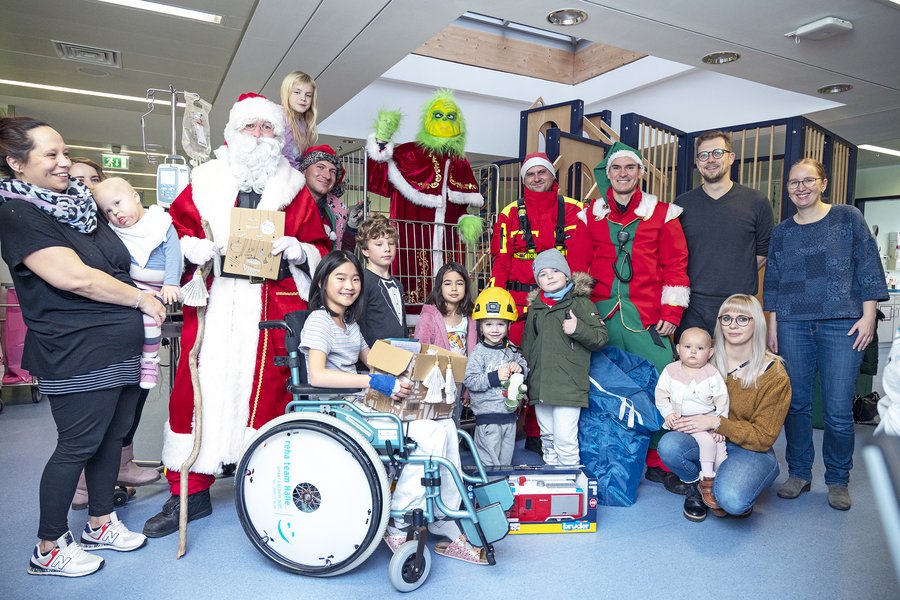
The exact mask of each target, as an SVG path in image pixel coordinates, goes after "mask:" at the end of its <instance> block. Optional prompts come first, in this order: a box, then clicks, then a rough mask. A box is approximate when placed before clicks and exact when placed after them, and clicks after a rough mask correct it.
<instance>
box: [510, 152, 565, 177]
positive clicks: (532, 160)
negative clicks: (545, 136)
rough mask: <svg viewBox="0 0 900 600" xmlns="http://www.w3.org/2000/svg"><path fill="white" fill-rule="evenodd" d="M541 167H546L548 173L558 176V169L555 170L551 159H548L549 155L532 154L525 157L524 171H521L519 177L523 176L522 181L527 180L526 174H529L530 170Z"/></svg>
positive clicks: (541, 153) (523, 162)
mask: <svg viewBox="0 0 900 600" xmlns="http://www.w3.org/2000/svg"><path fill="white" fill-rule="evenodd" d="M539 166H540V167H546V168H547V170H548V171H550V172H551V173H553V175H554V176H556V169H554V168H553V163H552V162H550V159H549V158H547V154H546V153H544V152H532V153H531V154H529V155H528V156H526V157H525V160H523V161H522V169H521V170H520V171H519V175H521V176H522V180H523V181H524V180H525V173H527V172H528V169H530V168H531V167H539Z"/></svg>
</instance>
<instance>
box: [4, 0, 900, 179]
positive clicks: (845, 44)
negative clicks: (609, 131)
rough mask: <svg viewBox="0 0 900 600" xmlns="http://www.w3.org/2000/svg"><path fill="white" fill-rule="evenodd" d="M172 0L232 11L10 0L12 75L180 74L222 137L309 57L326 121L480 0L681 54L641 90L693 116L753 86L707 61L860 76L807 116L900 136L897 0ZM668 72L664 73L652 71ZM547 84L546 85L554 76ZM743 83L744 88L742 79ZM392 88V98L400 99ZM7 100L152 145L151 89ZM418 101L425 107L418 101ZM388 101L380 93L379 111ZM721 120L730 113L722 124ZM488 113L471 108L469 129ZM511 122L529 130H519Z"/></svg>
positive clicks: (486, 6)
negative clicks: (241, 106) (821, 33)
mask: <svg viewBox="0 0 900 600" xmlns="http://www.w3.org/2000/svg"><path fill="white" fill-rule="evenodd" d="M165 1H168V2H169V3H170V4H176V5H179V6H184V7H189V8H194V9H198V10H204V11H208V12H214V13H216V14H221V15H223V17H224V18H223V21H222V24H221V25H210V24H203V23H196V22H192V21H187V20H184V19H180V18H172V17H166V16H161V15H154V14H151V13H146V12H142V11H137V10H134V9H127V8H122V7H117V6H111V5H106V4H101V3H99V2H97V0H0V10H2V14H3V17H4V18H3V19H2V20H0V79H8V80H17V81H28V82H35V83H45V84H53V85H58V86H64V87H71V88H86V89H93V90H102V91H104V92H111V93H117V94H125V95H130V96H138V97H143V96H144V95H145V91H146V89H147V88H151V87H154V88H168V86H169V85H170V84H173V85H174V86H175V87H176V88H177V89H180V90H181V89H187V90H190V91H193V92H198V93H199V94H200V95H201V96H202V97H203V98H205V99H207V100H208V101H210V102H213V103H214V109H213V114H212V119H211V121H212V123H213V129H214V131H213V133H214V134H215V135H216V138H215V139H221V138H220V137H219V134H220V131H221V124H222V123H223V122H224V121H225V119H226V117H227V111H228V109H229V108H230V106H231V104H232V103H233V101H234V100H235V99H236V98H237V96H238V95H239V94H240V93H241V92H244V91H262V92H263V93H265V94H267V95H268V96H269V97H270V98H277V96H278V91H277V90H278V85H279V83H280V81H281V78H282V77H283V76H284V75H285V74H286V73H287V72H289V71H291V70H293V69H296V68H300V69H302V70H305V71H307V72H309V73H310V74H311V75H313V76H314V77H315V78H316V80H317V82H318V85H319V90H320V94H319V110H320V118H319V122H320V123H322V122H323V121H324V120H325V119H326V118H327V117H328V116H330V115H332V113H336V112H337V111H338V110H339V109H340V108H341V107H343V106H344V105H347V104H348V103H350V101H351V100H352V99H353V98H354V97H356V96H357V95H358V94H360V92H361V91H363V90H365V89H366V88H367V87H368V86H370V85H371V84H373V82H376V81H378V80H379V79H380V78H381V77H382V75H383V74H385V72H387V71H389V70H390V69H391V68H392V67H394V66H395V65H397V64H398V63H401V61H403V60H404V58H406V57H407V56H408V55H409V53H410V52H411V51H413V50H415V49H416V48H418V47H419V46H420V45H421V44H422V43H423V42H425V41H426V40H428V39H429V38H431V37H432V36H433V35H434V34H436V33H438V32H439V31H440V30H442V29H443V28H444V27H445V26H447V25H448V24H450V23H451V22H453V21H454V20H456V19H457V18H458V17H459V16H460V15H462V14H463V13H465V12H466V11H472V12H478V13H482V14H489V15H490V16H493V17H499V18H503V19H507V20H510V21H514V22H517V23H522V24H525V25H530V26H533V27H538V28H542V29H553V30H554V31H564V32H565V33H567V34H570V35H572V36H575V37H578V38H583V39H587V40H591V41H596V42H602V43H605V44H609V45H612V46H617V47H620V48H624V49H627V50H631V51H636V52H641V53H645V54H649V55H651V56H654V57H658V58H660V59H667V61H673V62H674V63H680V65H682V66H683V67H685V70H686V71H687V72H688V73H689V74H688V76H687V77H688V78H683V79H681V80H680V81H677V82H676V85H674V86H672V87H671V88H665V87H660V86H665V85H667V84H668V82H670V81H672V80H673V78H674V79H677V76H676V75H673V73H674V72H673V71H672V70H669V69H664V68H663V69H659V70H657V71H656V72H654V73H650V74H649V77H650V79H649V80H648V79H647V77H648V74H647V73H644V74H643V77H644V79H643V80H641V83H640V84H639V85H638V86H637V87H636V88H635V89H633V90H631V93H632V94H636V93H640V92H641V90H649V89H653V91H654V93H662V94H665V93H666V90H669V89H671V90H672V91H671V93H676V90H678V89H679V88H682V89H683V88H692V94H693V96H692V98H699V99H701V101H691V104H690V105H689V106H690V108H689V109H688V110H687V111H685V113H686V114H685V115H683V116H684V117H685V122H690V123H692V124H693V123H697V122H703V119H704V117H707V118H709V119H713V117H712V116H711V115H712V113H713V109H715V111H717V112H718V111H724V112H725V114H728V109H729V107H731V106H732V105H733V102H732V101H731V100H728V99H727V98H728V93H727V92H729V91H732V90H731V88H735V89H737V87H738V86H734V85H730V84H729V83H728V81H729V80H728V79H723V78H721V77H714V76H708V73H707V72H717V73H724V74H726V75H730V76H734V77H738V78H741V79H745V80H748V81H751V82H757V83H761V84H765V85H766V86H771V87H774V88H778V89H780V90H786V91H789V92H796V93H797V94H803V95H807V96H813V97H815V96H817V95H816V93H815V90H816V89H817V88H818V87H821V86H823V85H826V84H831V83H850V84H852V85H853V86H854V89H853V90H852V91H851V92H848V93H845V94H841V95H839V96H835V97H831V98H828V99H829V100H834V101H836V102H840V103H842V104H843V105H842V106H837V107H834V108H829V109H827V110H816V111H815V112H811V113H808V114H807V116H809V117H810V118H811V119H813V120H814V121H816V122H818V123H820V124H822V125H823V126H825V127H826V128H828V129H830V130H832V131H834V132H835V133H837V134H838V135H841V136H843V137H844V138H846V139H848V140H849V141H851V142H853V143H856V144H860V143H871V144H876V145H881V146H888V147H892V148H895V149H900V68H898V67H897V64H898V59H900V36H898V35H897V31H900V10H898V9H897V8H895V7H894V6H895V5H890V4H889V3H888V2H887V0H884V2H882V1H881V0H792V1H789V2H788V1H784V0H755V1H753V2H747V1H744V0H719V2H716V3H710V2H697V1H696V0H667V1H665V2H660V1H659V0H627V1H626V0H606V1H602V2H596V1H584V0H566V1H565V2H560V1H557V0H553V1H551V0H493V1H492V2H490V3H486V2H478V1H476V0H443V1H425V0H258V1H256V2H254V1H252V0H165ZM564 6H565V7H577V8H580V9H582V10H584V11H586V12H587V13H588V15H589V18H588V20H587V21H586V22H584V23H582V24H580V25H578V26H575V27H571V28H566V29H560V28H554V27H552V26H550V25H549V24H548V23H547V22H546V20H545V15H546V14H547V12H549V11H550V10H552V9H555V8H562V7H564ZM826 16H835V17H840V18H843V19H847V20H849V21H852V22H853V26H854V28H853V31H851V32H849V33H847V34H844V35H841V36H838V37H835V38H833V39H829V40H823V41H810V40H804V41H802V42H801V43H800V44H795V43H794V41H793V40H791V39H789V38H785V37H784V34H785V33H787V32H789V31H792V30H794V29H796V28H797V27H798V26H800V25H802V24H804V23H808V22H811V21H814V20H816V19H819V18H822V17H826ZM51 40H60V41H66V42H74V43H78V44H84V45H88V46H97V47H101V48H107V49H113V50H118V51H120V52H121V56H122V63H123V66H122V68H120V69H115V68H105V69H104V70H105V71H106V72H108V76H105V77H93V76H88V75H86V74H84V71H82V72H79V70H78V69H79V67H82V68H83V67H87V68H88V69H96V67H92V66H90V65H84V64H80V63H76V62H69V61H63V60H60V59H59V58H58V57H57V56H56V53H55V51H54V49H53V46H52V43H51ZM717 50H734V51H737V52H739V53H740V54H741V56H742V58H741V60H740V61H738V62H737V63H733V64H730V65H725V66H721V67H715V68H713V67H708V66H706V65H703V64H702V63H701V62H700V57H701V56H702V55H703V54H706V53H708V52H712V51H717ZM435 62H437V61H435ZM664 62H665V61H660V63H645V64H663V63H664ZM407 71H409V70H408V69H407ZM88 72H91V71H88ZM392 72H394V73H396V72H397V71H396V70H395V71H392ZM437 72H438V73H439V72H440V71H437ZM657 75H658V77H657V80H659V81H656V80H654V79H653V77H654V76H657ZM435 77H437V78H438V79H439V78H440V75H435V73H434V72H432V73H431V74H430V76H429V77H427V78H426V77H425V76H424V75H423V76H421V77H419V76H417V75H416V74H415V73H414V72H413V73H412V75H411V76H410V79H411V81H409V82H407V83H409V84H412V85H416V84H419V83H422V84H423V85H426V84H427V85H429V86H431V81H432V80H433V79H435ZM420 79H421V81H420ZM426 80H427V81H426ZM599 81H600V82H603V83H602V84H601V83H598V82H595V83H594V87H593V88H592V87H590V86H586V87H581V88H579V89H578V92H579V93H583V94H585V95H588V94H591V95H594V94H595V95H596V96H595V97H584V96H582V98H583V99H584V100H585V102H586V103H587V104H590V103H592V102H596V101H598V100H599V99H601V98H606V97H607V96H609V94H608V93H605V91H604V89H603V85H605V82H607V81H609V82H611V81H613V79H610V78H608V79H605V80H599ZM532 85H533V87H534V88H535V89H541V86H542V82H540V81H536V82H534V83H533V84H532ZM488 87H489V86H486V87H485V88H484V89H481V90H478V91H477V92H478V93H480V94H481V97H482V98H483V99H484V100H485V101H486V102H490V101H492V100H494V99H495V98H494V96H493V95H492V94H493V93H494V92H492V91H491V90H490V89H488ZM547 87H548V89H549V87H550V85H549V84H547ZM609 89H610V90H612V89H613V88H611V87H610V88H609ZM755 89H762V88H754V87H752V86H751V87H750V88H748V89H747V91H746V95H748V96H750V98H748V102H749V103H751V104H752V103H753V101H754V99H755V96H754V94H755V93H756V92H754V90H755ZM469 91H470V92H471V93H472V97H473V98H474V97H476V96H478V93H476V91H475V90H469ZM615 92H616V93H615V94H614V96H616V97H620V98H622V97H627V93H628V92H629V90H621V89H616V90H615ZM678 93H681V92H678ZM740 93H741V94H744V93H745V92H744V91H743V88H741V92H740ZM622 94H626V96H623V95H622ZM498 95H502V94H498ZM760 97H763V96H760ZM722 98H725V99H726V100H725V101H722ZM819 98H821V97H819ZM389 100H390V99H389V98H388V99H385V102H386V103H388V104H390V102H389ZM0 104H10V105H14V106H15V110H16V113H17V114H19V115H24V114H31V115H35V116H39V117H42V118H44V119H46V120H48V121H49V122H50V123H52V124H53V125H54V126H55V127H56V128H57V129H58V130H60V131H61V132H62V133H63V135H64V137H65V138H66V140H67V141H68V142H69V143H82V144H85V145H98V144H110V143H111V144H119V145H124V146H126V147H131V148H134V149H139V147H140V143H141V130H140V114H141V113H143V112H145V110H146V104H145V103H142V102H126V101H121V100H105V99H99V98H94V97H90V96H78V95H74V94H70V93H61V92H52V91H43V90H35V89H28V88H23V87H17V86H12V85H8V84H2V83H0ZM723 104H724V107H723V106H722V105H723ZM734 105H735V106H737V104H734ZM811 105H815V103H812V104H811ZM405 108H407V109H408V110H409V111H410V112H412V111H415V110H416V109H417V106H416V107H405ZM376 109H377V106H376V107H371V110H370V112H372V113H374V111H375V110H376ZM741 110H743V109H741ZM639 112H641V113H642V114H645V115H646V116H649V117H651V118H657V117H655V116H654V114H652V113H653V106H652V105H651V106H641V107H640V110H639ZM735 112H737V113H739V114H734V116H733V118H731V119H730V120H729V121H727V123H741V122H747V121H749V120H750V119H747V118H744V116H743V113H741V111H739V110H738V109H737V108H736V109H735ZM688 113H689V114H688ZM168 115H169V112H168V109H167V107H165V106H163V107H157V109H156V110H155V111H154V114H153V115H152V116H151V117H150V118H149V119H148V131H147V133H148V138H149V140H148V141H150V142H151V143H155V144H159V145H161V146H162V147H163V149H164V150H168V146H169V144H170V139H169V138H170V133H169V117H168ZM335 116H338V115H335ZM783 116H790V115H783ZM687 117H690V119H687ZM179 118H180V115H179ZM367 118H370V117H368V116H367ZM673 118H674V119H677V118H678V117H677V116H674V117H670V120H669V121H665V122H669V123H670V124H672V125H674V126H676V127H678V126H679V125H678V123H675V122H672V120H671V119H673ZM716 118H720V117H716ZM660 120H663V119H660ZM217 123H218V124H219V125H218V126H216V125H215V124H217ZM722 124H726V123H718V122H717V123H715V125H722ZM328 125H329V127H330V128H332V129H334V130H335V132H337V131H339V130H340V129H341V128H340V127H339V126H338V125H333V120H332V121H329V123H328ZM477 126H478V124H477V123H472V122H471V119H470V127H477ZM326 133H328V132H327V131H326ZM509 135H510V136H516V135H517V131H510V133H509ZM886 160H888V159H878V158H876V157H875V156H874V155H872V154H871V153H867V152H862V151H861V152H860V165H861V166H866V165H875V164H884V163H885V161H886ZM889 160H892V161H898V159H889ZM136 162H143V161H136ZM133 170H136V168H133ZM150 181H152V180H148V183H149V182H150Z"/></svg>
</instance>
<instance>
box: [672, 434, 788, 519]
mask: <svg viewBox="0 0 900 600" xmlns="http://www.w3.org/2000/svg"><path fill="white" fill-rule="evenodd" d="M725 444H726V446H727V447H728V458H726V459H725V461H724V462H723V463H722V464H721V465H720V466H719V471H718V472H717V473H716V483H715V484H714V486H713V492H714V493H715V494H716V500H717V501H718V503H719V506H720V507H722V509H723V510H724V511H725V512H727V513H728V514H730V515H740V514H743V513H745V512H747V511H748V510H750V509H751V508H752V507H753V503H754V502H756V499H757V498H758V497H759V495H760V494H761V493H762V491H763V490H764V489H766V488H767V487H769V486H770V485H772V482H773V481H775V478H776V477H778V474H779V472H780V471H781V470H780V469H779V468H778V459H777V458H775V452H773V451H772V449H771V448H770V449H769V450H768V451H766V452H754V451H752V450H746V449H744V448H741V447H740V446H738V445H737V444H734V443H732V442H729V441H726V442H725ZM657 451H658V452H659V457H660V458H661V459H662V461H663V463H665V465H666V466H667V467H669V469H670V470H671V471H672V472H673V473H675V474H676V475H678V478H679V479H681V480H682V481H684V482H685V483H693V482H695V481H697V480H698V479H700V446H698V445H697V441H696V440H695V439H694V438H693V437H692V436H690V435H688V434H686V433H682V432H680V431H670V432H668V433H666V434H665V435H664V436H663V437H662V439H661V440H660V441H659V447H658V448H657Z"/></svg>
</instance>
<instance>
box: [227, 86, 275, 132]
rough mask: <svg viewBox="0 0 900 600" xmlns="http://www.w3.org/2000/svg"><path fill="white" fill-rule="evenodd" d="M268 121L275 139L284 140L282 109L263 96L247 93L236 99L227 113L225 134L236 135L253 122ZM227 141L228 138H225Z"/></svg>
mask: <svg viewBox="0 0 900 600" xmlns="http://www.w3.org/2000/svg"><path fill="white" fill-rule="evenodd" d="M260 120H262V121H268V122H269V123H271V124H272V127H273V128H274V129H275V137H277V138H278V139H279V140H282V141H283V140H284V109H283V108H281V107H280V106H278V105H277V104H275V103H274V102H272V101H270V100H268V99H267V98H266V97H265V96H261V95H259V94H254V93H253V92H247V93H246V94H241V95H240V96H239V97H238V100H237V102H235V103H234V106H232V107H231V112H230V113H228V124H227V125H225V132H226V133H229V132H231V133H237V132H239V131H240V130H241V127H243V126H244V125H246V124H247V123H253V122H254V121H260ZM225 139H228V136H227V135H226V136H225Z"/></svg>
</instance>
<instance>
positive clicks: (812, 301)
mask: <svg viewBox="0 0 900 600" xmlns="http://www.w3.org/2000/svg"><path fill="white" fill-rule="evenodd" d="M827 186H828V179H827V178H826V177H825V169H824V167H823V166H822V163H820V162H819V161H817V160H814V159H811V158H804V159H802V160H800V161H797V162H796V163H794V165H793V166H792V167H791V170H790V173H789V175H788V181H787V189H788V195H789V196H790V198H791V201H792V202H793V203H794V206H796V208H797V214H795V215H794V216H793V218H790V219H787V220H785V221H782V222H781V223H780V224H779V225H778V226H777V227H776V228H775V229H774V230H773V231H772V240H771V242H770V245H769V258H768V262H767V263H766V275H765V280H764V285H763V290H764V291H763V294H764V300H765V302H764V304H765V309H766V310H767V311H769V313H770V314H769V349H770V350H772V351H773V352H777V353H780V354H781V356H782V358H784V361H785V363H786V366H787V370H788V374H789V375H790V378H791V388H792V389H793V394H792V398H791V407H790V409H789V411H788V415H787V419H785V422H784V432H785V437H786V438H787V450H786V452H785V455H786V456H785V458H786V460H787V463H788V472H789V475H790V477H788V479H787V481H786V482H785V483H784V484H783V485H782V486H781V489H780V490H779V491H778V495H779V496H780V497H781V498H788V499H792V498H796V497H797V496H799V495H800V493H801V492H805V491H809V489H810V482H811V480H812V464H813V459H814V457H815V450H814V449H813V438H812V401H813V390H814V387H815V377H816V372H818V373H819V379H820V383H821V389H822V406H823V408H824V412H825V437H824V441H823V443H822V458H823V461H824V462H825V483H826V485H827V486H828V504H829V505H830V506H831V507H832V508H835V509H837V510H848V509H849V508H850V493H849V492H848V490H847V484H848V482H849V480H850V469H851V468H852V467H853V444H854V432H853V409H852V405H853V394H854V391H855V389H856V378H857V374H858V373H859V366H860V362H861V360H862V352H863V350H865V348H866V346H868V345H869V343H870V342H871V341H872V338H873V335H874V332H875V306H876V304H877V302H878V301H879V300H886V299H887V298H888V292H887V286H886V284H885V279H884V270H883V269H882V266H881V259H880V257H879V255H878V248H877V247H876V245H875V239H874V238H873V237H872V234H871V233H869V229H868V227H867V226H866V222H865V221H864V220H863V216H862V213H860V212H859V210H857V209H856V208H854V207H852V206H847V205H842V204H835V205H832V204H826V203H825V202H823V201H822V194H823V193H824V192H825V189H826V187H827Z"/></svg>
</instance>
